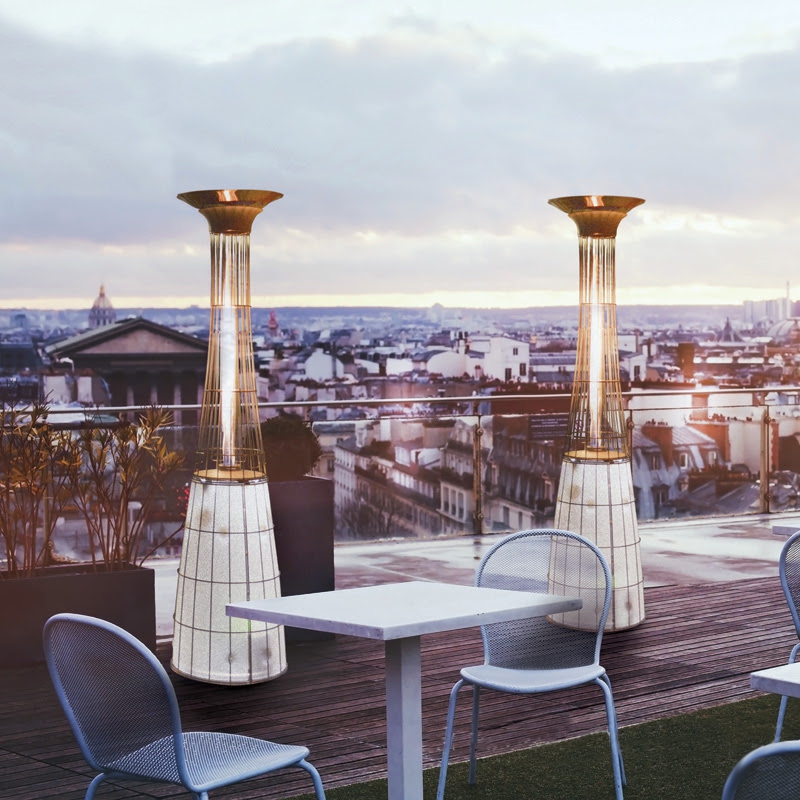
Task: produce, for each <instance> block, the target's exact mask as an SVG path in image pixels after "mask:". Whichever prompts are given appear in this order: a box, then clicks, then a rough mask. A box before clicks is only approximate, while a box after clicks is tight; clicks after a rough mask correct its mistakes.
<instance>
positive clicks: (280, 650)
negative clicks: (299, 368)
mask: <svg viewBox="0 0 800 800" xmlns="http://www.w3.org/2000/svg"><path fill="white" fill-rule="evenodd" d="M280 197H283V195H282V194H279V193H278V192H268V191H260V190H252V189H222V190H209V191H200V192H187V193H186V194H179V195H178V199H180V200H183V201H184V202H186V203H188V204H189V205H190V206H193V207H194V208H196V209H197V210H198V211H199V212H200V213H201V214H202V215H203V216H204V217H205V218H206V219H207V220H208V226H209V230H210V236H211V325H210V336H209V341H208V366H207V369H206V380H205V387H204V390H203V404H202V409H201V412H200V425H199V428H198V433H197V451H196V458H195V465H194V474H193V476H192V482H191V488H190V493H189V505H188V509H187V512H186V524H185V527H184V538H183V548H182V552H181V561H180V567H179V569H178V590H177V596H176V599H175V633H174V639H173V653H172V665H171V666H172V669H173V670H174V671H175V672H177V673H178V674H180V675H183V676H185V677H187V678H192V679H194V680H198V681H205V682H208V683H216V684H228V685H234V684H251V683H259V682H262V681H268V680H272V679H273V678H276V677H278V676H279V675H281V674H283V673H284V672H285V671H286V653H285V644H284V633H283V628H282V627H281V626H278V625H268V624H265V623H258V622H250V621H248V620H242V619H235V618H231V617H228V616H226V614H225V606H226V605H227V604H228V603H231V602H237V601H242V600H259V599H262V598H269V597H277V596H279V595H280V583H279V572H278V561H277V557H276V553H275V536H274V527H273V523H272V511H271V508H270V502H269V493H268V488H267V471H266V467H265V463H264V451H263V448H262V443H261V429H260V427H259V415H258V397H257V392H256V372H255V365H254V361H253V348H252V335H251V323H250V229H251V227H252V224H253V220H254V219H255V218H256V216H257V215H258V214H260V213H261V211H262V209H263V208H264V207H265V206H266V205H267V204H269V203H271V202H272V201H273V200H277V199H278V198H280Z"/></svg>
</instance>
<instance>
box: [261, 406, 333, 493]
mask: <svg viewBox="0 0 800 800" xmlns="http://www.w3.org/2000/svg"><path fill="white" fill-rule="evenodd" d="M261 440H262V442H263V447H264V458H265V459H266V465H267V477H268V478H269V480H271V481H297V480H300V478H302V477H303V476H304V475H308V473H309V472H311V470H312V469H314V467H315V466H316V465H317V462H318V461H319V460H320V458H321V457H322V447H321V446H320V443H319V439H317V436H316V434H315V433H314V431H313V430H312V429H311V424H310V423H308V422H306V421H305V420H303V419H302V418H301V417H298V416H297V414H279V415H278V416H277V417H270V418H269V419H267V420H265V421H264V422H262V423H261Z"/></svg>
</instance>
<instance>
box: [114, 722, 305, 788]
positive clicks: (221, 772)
mask: <svg viewBox="0 0 800 800" xmlns="http://www.w3.org/2000/svg"><path fill="white" fill-rule="evenodd" d="M183 745H184V748H185V753H186V766H187V769H188V771H189V775H190V776H191V779H192V783H193V784H194V785H195V788H196V789H198V790H199V791H208V790H209V789H213V788H215V787H219V786H226V785H228V784H230V783H235V782H237V781H241V780H246V779H247V778H255V777H257V776H259V775H263V774H264V773H265V772H267V771H269V770H274V769H280V768H281V767H288V766H291V765H293V764H296V763H297V761H299V760H300V759H302V758H305V757H306V756H308V755H309V750H308V748H306V747H301V746H299V745H285V744H277V743H275V742H268V741H265V740H262V739H253V738H251V737H249V736H238V735H236V734H230V733H208V732H199V733H184V734H183ZM173 752H174V748H173V744H172V737H171V736H167V737H165V738H163V739H159V740H157V741H155V742H152V743H151V744H149V745H147V746H146V747H142V748H141V749H140V750H137V751H135V752H133V753H129V754H128V755H127V756H124V757H123V758H121V759H118V760H117V761H115V762H114V763H113V764H109V765H108V766H109V767H110V768H112V769H114V770H115V771H118V772H123V773H127V774H129V775H136V776H139V777H142V778H144V777H147V778H149V779H151V780H157V781H165V782H167V783H177V784H180V776H179V775H178V772H177V769H174V768H172V769H170V768H169V766H168V765H169V764H170V761H172V763H173V764H174V758H172V759H171V758H170V756H172V753H173Z"/></svg>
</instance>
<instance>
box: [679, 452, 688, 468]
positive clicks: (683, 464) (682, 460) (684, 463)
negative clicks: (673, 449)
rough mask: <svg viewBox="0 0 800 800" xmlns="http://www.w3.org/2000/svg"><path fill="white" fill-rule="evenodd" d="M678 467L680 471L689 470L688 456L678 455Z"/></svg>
mask: <svg viewBox="0 0 800 800" xmlns="http://www.w3.org/2000/svg"><path fill="white" fill-rule="evenodd" d="M678 466H679V467H680V468H681V469H688V468H689V454H688V453H678Z"/></svg>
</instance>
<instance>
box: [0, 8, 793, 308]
mask: <svg viewBox="0 0 800 800" xmlns="http://www.w3.org/2000/svg"><path fill="white" fill-rule="evenodd" d="M549 5H553V6H556V5H557V7H554V8H549V7H541V8H540V7H533V6H531V4H525V3H522V2H512V1H511V0H500V1H498V2H496V3H493V4H491V7H490V8H487V7H486V4H481V3H477V2H472V1H471V0H464V1H463V2H461V3H459V4H446V3H441V2H418V3H408V4H397V3H394V2H392V3H388V2H381V1H380V0H372V2H366V0H348V2H347V3H338V2H330V0H327V2H322V0H299V1H298V2H292V3H290V2H280V1H279V0H275V2H271V3H269V4H267V3H260V2H255V1H250V0H239V1H238V2H232V3H229V4H226V5H225V6H224V7H222V6H220V5H219V4H217V3H211V2H203V0H194V2H188V0H172V2H170V3H168V4H163V3H156V2H150V1H149V0H137V1H135V2H132V3H129V4H125V6H118V5H117V4H107V3H103V2H99V0H76V2H73V3H70V4H69V5H68V6H65V5H64V4H62V3H60V2H56V0H32V2H29V3H26V4H19V3H13V2H11V0H0V36H2V38H3V41H4V45H5V46H4V48H3V56H2V57H3V58H4V59H5V60H6V74H14V76H15V78H14V81H11V82H8V83H7V84H6V85H5V86H4V87H3V88H2V89H0V91H1V92H2V94H0V97H2V98H3V102H4V107H5V109H6V114H5V115H4V119H3V122H2V123H1V124H0V147H1V148H2V150H3V153H4V164H5V177H6V186H7V187H8V188H7V192H6V194H5V196H4V203H3V213H0V257H1V258H2V259H3V265H4V273H3V274H4V286H5V289H4V292H3V297H2V298H0V305H2V306H5V307H28V308H45V309H46V308H82V307H85V305H86V302H87V299H89V298H92V297H94V296H95V295H96V291H97V287H98V286H99V285H100V284H105V285H106V287H107V289H108V291H109V294H110V296H111V298H112V300H113V302H114V304H115V305H116V306H118V307H132V306H133V307H135V306H151V307H159V306H161V307H176V306H177V307H180V306H189V305H192V304H197V305H206V304H207V303H208V281H209V272H208V245H207V230H206V227H205V223H204V221H203V220H202V218H200V217H199V216H198V215H196V213H193V212H192V210H191V209H188V208H186V207H183V206H182V204H181V203H180V202H179V201H178V200H176V199H175V195H176V194H177V193H179V192H183V191H189V190H194V189H202V188H251V187H253V188H264V189H272V190H275V191H280V192H283V193H284V195H285V197H284V198H283V199H282V200H280V201H279V202H277V203H275V204H274V205H272V206H270V207H269V208H268V209H266V210H265V212H264V213H263V214H262V215H261V217H259V218H258V219H257V220H256V223H255V225H254V229H253V236H252V292H253V298H252V299H253V305H254V306H264V307H276V308H280V307H285V306H299V305H302V306H306V307H318V306H348V305H358V306H393V307H417V308H419V307H422V308H424V307H430V306H432V305H434V304H435V303H440V304H442V305H444V306H446V307H472V308H489V307H496V308H520V307H528V306H530V307H535V306H539V307H545V306H553V305H576V304H577V244H576V241H575V240H576V234H575V229H574V226H573V225H572V224H571V223H570V222H569V221H568V220H565V219H564V218H563V217H562V216H561V215H560V214H559V213H558V212H557V211H555V210H554V209H552V208H551V207H549V206H548V204H547V201H548V200H549V199H550V198H551V197H556V196H563V195H569V194H579V193H584V192H585V193H608V194H628V195H634V196H639V197H643V198H644V199H645V200H646V203H645V205H643V206H642V207H641V208H638V209H636V210H635V211H634V212H632V214H631V215H630V217H629V218H628V219H626V220H625V222H624V223H623V225H622V226H621V229H620V234H619V239H618V244H617V247H618V257H617V302H618V303H619V304H620V305H631V304H660V305H669V304H680V305H688V304H708V303H718V304H731V303H734V304H736V303H741V302H743V301H744V300H753V299H769V298H774V297H780V296H785V294H786V291H787V290H786V287H787V282H789V281H792V278H793V274H794V271H795V269H796V267H795V255H794V254H795V253H796V252H797V243H798V242H797V240H798V238H800V237H798V234H799V233H800V223H799V222H798V219H797V214H796V212H795V210H794V204H793V199H794V197H793V195H794V181H793V175H794V174H795V172H796V171H797V168H798V167H800V152H798V149H797V148H796V146H795V143H794V137H795V133H794V131H795V128H796V124H795V123H796V120H797V113H796V110H795V107H794V106H793V104H792V103H791V102H790V98H792V97H793V92H794V84H795V83H796V80H795V76H796V74H797V73H798V72H800V47H798V42H800V7H798V6H796V4H791V3H789V2H782V1H779V0H768V2H763V3H760V4H758V5H757V6H756V5H755V4H750V3H746V4H745V3H740V4H730V3H726V4H722V3H721V2H714V1H712V0H698V1H697V2H688V1H687V0H676V1H675V2H674V3H671V4H670V5H669V8H668V9H661V10H659V11H658V12H656V13H654V12H653V11H652V10H650V9H648V8H647V7H646V5H647V4H642V3H634V2H629V0H610V1H609V2H607V3H604V4H602V5H600V6H598V5H597V4H592V3H588V2H577V1H576V2H573V3H568V4H549ZM792 283H793V282H792Z"/></svg>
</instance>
